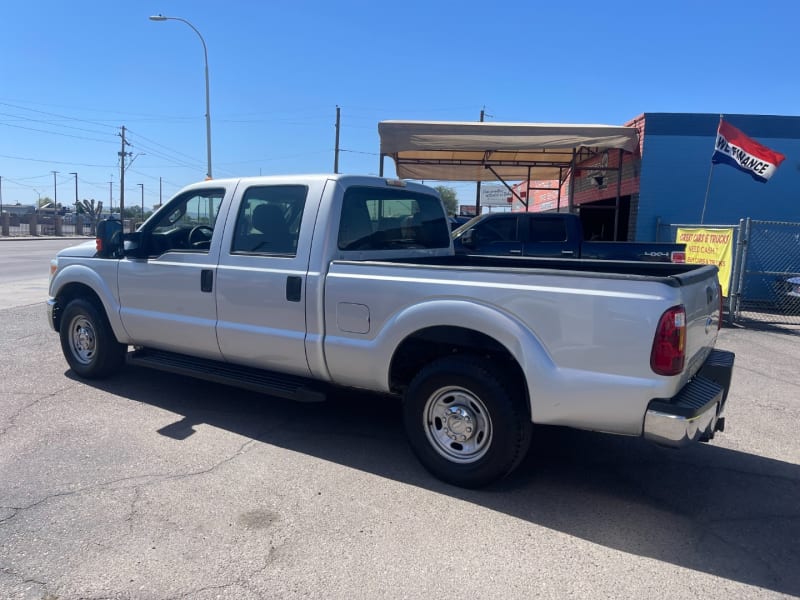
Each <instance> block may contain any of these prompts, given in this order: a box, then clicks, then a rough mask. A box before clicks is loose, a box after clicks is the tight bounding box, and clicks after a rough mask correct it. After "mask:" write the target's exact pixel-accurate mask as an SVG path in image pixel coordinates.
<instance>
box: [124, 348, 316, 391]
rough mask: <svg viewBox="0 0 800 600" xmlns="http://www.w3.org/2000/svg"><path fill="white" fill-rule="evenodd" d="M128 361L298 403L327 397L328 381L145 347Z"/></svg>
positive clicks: (129, 355)
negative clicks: (323, 381) (325, 386)
mask: <svg viewBox="0 0 800 600" xmlns="http://www.w3.org/2000/svg"><path fill="white" fill-rule="evenodd" d="M127 362H128V364H131V365H136V366H138V367H147V368H148V369H157V370H159V371H166V372H168V373H177V374H179V375H187V376H189V377H196V378H197V379H204V380H206V381H213V382H214V383H222V384H224V385H232V386H236V387H240V388H244V389H247V390H252V391H254V392H260V393H262V394H268V395H270V396H278V397H280V398H287V399H289V400H295V401H297V402H324V401H325V400H326V394H325V392H324V389H323V386H324V384H322V383H320V382H318V381H315V380H313V379H307V378H305V377H299V376H296V375H286V374H284V373H275V372H273V371H265V370H262V369H254V368H252V367H242V366H238V365H232V364H230V363H225V362H221V361H217V360H209V359H206V358H196V357H194V356H186V355H185V354H177V353H175V352H166V351H164V350H154V349H152V348H141V349H138V350H134V351H133V352H129V353H128V356H127Z"/></svg>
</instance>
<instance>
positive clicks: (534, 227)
mask: <svg viewBox="0 0 800 600" xmlns="http://www.w3.org/2000/svg"><path fill="white" fill-rule="evenodd" d="M530 241H531V242H565V241H567V226H566V223H565V222H564V219H558V218H555V219H550V218H546V217H545V218H543V219H537V218H532V219H531V220H530Z"/></svg>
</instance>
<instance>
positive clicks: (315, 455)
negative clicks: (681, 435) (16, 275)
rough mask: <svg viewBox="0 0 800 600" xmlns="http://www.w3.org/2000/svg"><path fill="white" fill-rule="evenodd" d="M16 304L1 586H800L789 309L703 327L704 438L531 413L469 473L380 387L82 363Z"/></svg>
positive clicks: (562, 592)
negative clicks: (708, 363)
mask: <svg viewBox="0 0 800 600" xmlns="http://www.w3.org/2000/svg"><path fill="white" fill-rule="evenodd" d="M6 246H8V244H7V245H4V246H0V264H3V263H2V260H3V252H5V247H6ZM4 285H5V284H4ZM11 304H12V305H8V306H4V307H0V322H2V324H3V326H2V331H3V334H2V336H0V353H1V354H0V356H2V357H3V359H2V363H0V364H2V384H1V385H0V598H9V599H36V600H41V599H48V600H54V599H56V598H58V599H59V600H61V599H73V598H74V599H78V598H92V599H102V598H109V599H111V598H114V599H129V598H130V599H139V598H142V599H151V598H153V599H155V598H157V599H166V598H192V599H194V598H197V599H200V600H205V599H211V598H231V599H237V600H238V599H245V600H246V599H262V598H326V599H328V598H342V599H345V598H347V599H351V598H368V599H373V598H426V599H427V598H452V597H476V598H503V599H513V598H552V599H563V598H587V599H588V598H591V599H595V598H625V599H630V598H675V599H682V598H704V599H706V598H720V599H722V598H724V599H726V600H727V599H730V598H790V597H797V596H800V569H798V565H800V466H799V465H800V440H798V436H797V423H798V419H799V418H800V393H798V392H799V391H800V390H799V389H798V388H799V387H800V380H798V377H797V365H798V364H800V343H798V342H800V338H798V333H800V332H798V331H797V330H791V329H776V330H766V329H765V330H759V331H756V330H745V329H737V328H725V329H723V330H722V331H721V332H720V339H719V343H718V346H719V347H720V348H724V349H727V350H733V351H734V352H736V354H737V359H736V369H735V373H734V380H733V389H732V391H731V393H730V396H729V408H728V413H727V429H726V431H725V433H723V434H717V437H716V439H715V440H714V441H713V442H712V443H711V444H702V445H697V446H695V447H692V448H689V449H686V450H682V451H674V450H666V449H661V448H657V447H655V446H652V445H650V444H648V443H646V442H643V441H641V440H639V439H631V438H623V437H617V436H609V435H603V434H598V433H591V432H581V431H572V430H566V429H561V428H537V429H536V430H535V438H534V443H533V446H532V448H531V452H530V454H529V456H528V458H527V459H526V461H525V462H524V463H523V465H522V466H521V467H520V469H519V470H518V471H517V472H516V473H515V474H514V475H513V476H512V477H511V478H509V479H507V480H505V481H503V482H501V483H499V484H496V485H494V486H491V487H490V488H487V489H484V490H477V491H467V490H462V489H459V488H455V487H452V486H449V485H446V484H444V483H441V482H439V481H438V480H436V479H434V478H433V477H432V476H430V475H429V474H428V473H427V472H426V471H425V470H424V469H423V468H422V467H421V466H420V465H419V463H418V462H417V461H416V460H415V458H414V457H413V455H412V454H411V452H410V450H409V448H408V446H407V444H406V441H405V436H404V433H403V430H402V424H401V418H400V411H399V407H398V405H397V403H396V402H394V401H391V400H386V399H384V398H379V397H374V396H369V395H361V394H340V395H338V396H335V397H333V398H332V399H331V401H329V402H327V403H323V404H295V403H291V402H288V401H284V400H278V399H274V398H270V397H266V396H261V395H258V394H254V393H249V392H243V391H241V390H237V389H233V388H229V387H225V386H220V385H213V384H209V383H205V382H199V381H196V380H192V379H188V378H184V377H179V376H176V375H170V374H166V373H159V372H153V371H148V370H144V369H139V368H133V367H127V368H125V369H124V370H122V371H121V372H120V373H119V374H118V375H117V376H115V377H112V378H110V379H107V380H103V381H97V382H89V381H83V380H79V379H77V378H76V377H75V376H74V375H73V374H72V372H71V371H69V369H68V368H67V365H66V362H65V361H64V359H63V357H62V355H61V349H60V346H59V341H58V336H57V335H56V334H55V333H54V332H52V331H50V330H49V329H48V327H47V324H46V320H45V310H44V304H43V298H40V299H39V300H38V301H37V302H35V303H31V304H28V303H27V302H22V303H20V302H18V303H16V304H14V303H13V302H12V303H11Z"/></svg>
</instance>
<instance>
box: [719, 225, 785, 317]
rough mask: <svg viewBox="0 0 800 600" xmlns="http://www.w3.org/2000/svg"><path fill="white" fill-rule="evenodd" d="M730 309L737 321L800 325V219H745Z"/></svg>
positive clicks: (735, 261) (736, 260) (741, 226)
mask: <svg viewBox="0 0 800 600" xmlns="http://www.w3.org/2000/svg"><path fill="white" fill-rule="evenodd" d="M739 231H740V232H741V235H740V236H738V237H739V239H738V241H737V244H736V249H735V250H734V263H733V264H734V272H733V274H732V276H731V293H730V298H729V307H728V308H729V311H730V315H731V318H732V320H733V321H734V322H739V323H743V324H746V323H747V322H754V323H755V322H757V323H769V324H789V325H800V223H790V222H785V221H755V220H753V219H749V218H748V219H742V220H741V221H740V224H739Z"/></svg>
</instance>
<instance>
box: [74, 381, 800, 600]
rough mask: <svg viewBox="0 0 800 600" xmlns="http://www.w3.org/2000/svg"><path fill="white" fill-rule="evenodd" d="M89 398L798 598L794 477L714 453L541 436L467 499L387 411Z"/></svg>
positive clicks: (228, 397) (200, 386)
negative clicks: (419, 453) (417, 454)
mask: <svg viewBox="0 0 800 600" xmlns="http://www.w3.org/2000/svg"><path fill="white" fill-rule="evenodd" d="M67 376H68V377H70V378H73V379H76V380H77V378H75V376H74V375H73V374H72V372H67ZM80 381H82V383H84V384H86V383H90V382H86V381H84V380H80ZM91 385H94V386H95V387H97V388H98V389H102V390H105V391H107V392H110V393H112V394H115V395H117V396H120V397H124V398H128V399H130V400H132V401H135V402H141V403H145V404H149V405H152V406H155V407H158V408H161V409H164V410H167V411H170V412H173V413H175V414H177V415H180V417H179V418H176V420H175V422H174V423H172V424H170V425H167V426H166V427H163V428H162V429H160V430H159V431H157V432H156V431H154V432H153V433H154V434H160V435H166V436H169V437H171V438H173V439H175V440H183V439H186V438H187V437H189V436H191V435H194V433H195V432H194V429H193V427H194V425H198V424H201V423H204V424H208V425H211V426H214V427H218V428H222V429H225V430H228V431H231V432H234V433H236V434H239V435H242V436H246V437H248V438H251V439H254V440H257V441H259V442H260V443H263V444H269V445H274V446H277V447H281V448H286V449H290V450H292V451H295V452H301V453H304V454H307V455H310V456H314V457H317V458H319V459H322V460H327V461H332V462H334V463H337V464H341V465H346V466H348V467H352V468H355V469H359V470H362V471H364V472H367V473H371V474H374V475H377V476H380V477H386V478H390V479H392V480H396V481H400V482H403V483H406V484H408V485H413V486H418V487H422V488H425V489H428V490H431V491H433V492H436V493H440V494H445V495H448V496H451V497H454V498H458V499H461V500H465V501H468V502H472V503H475V504H477V505H479V506H483V507H486V508H489V509H491V510H495V511H499V512H501V513H505V514H508V515H510V516H513V517H516V518H519V519H524V520H525V521H528V522H530V523H534V524H536V525H540V526H542V527H547V528H549V529H553V530H555V531H559V532H562V533H566V534H568V535H573V536H576V537H578V538H581V539H584V540H588V541H590V542H592V543H595V544H600V545H602V546H606V547H608V548H613V549H615V550H619V551H622V552H627V553H630V554H634V555H637V556H643V557H647V558H652V559H655V560H659V561H664V562H666V563H670V564H673V565H677V566H680V567H685V568H688V569H693V570H696V571H700V572H705V573H709V574H713V575H715V576H718V577H722V578H725V579H730V580H733V581H738V582H741V583H745V584H748V585H753V586H758V587H762V588H765V589H768V590H773V591H775V592H779V593H783V594H790V595H794V596H796V595H800V571H798V569H797V566H798V565H800V466H798V465H795V464H791V463H787V462H782V461H779V460H774V459H770V458H765V457H761V456H757V455H754V454H748V453H745V452H740V451H736V450H731V449H726V448H722V447H720V446H715V445H708V444H704V445H698V446H696V447H693V448H689V449H685V450H682V451H670V450H665V449H661V448H657V447H655V446H652V445H651V444H648V443H646V442H643V441H641V440H639V439H631V438H623V437H618V436H610V435H602V434H595V433H590V432H581V431H573V430H569V429H563V428H550V427H540V428H537V429H536V431H535V435H534V443H533V445H532V448H531V452H530V453H529V455H528V457H527V459H526V460H525V461H524V462H523V464H522V465H521V467H520V468H519V469H518V470H517V471H516V472H515V474H514V475H512V476H511V477H510V478H508V479H507V480H505V481H503V482H500V483H498V484H495V485H493V486H491V487H489V488H487V489H483V490H463V489H460V488H457V487H453V486H450V485H447V484H444V483H442V482H440V481H438V480H437V479H435V478H434V477H433V476H431V475H429V474H428V473H427V472H426V471H425V470H424V469H423V468H422V467H421V466H420V464H419V463H418V462H417V461H416V459H415V458H414V456H413V454H412V453H411V451H410V449H409V447H408V445H407V443H406V440H405V434H404V431H403V428H402V419H401V418H400V406H399V402H397V401H396V400H394V399H391V398H384V397H380V396H374V395H367V394H359V393H352V392H340V393H336V394H334V395H333V396H332V397H331V399H330V400H329V401H328V402H326V403H322V404H297V403H293V402H289V401H284V400H280V399H275V398H271V397H267V396H262V395H259V394H255V393H250V392H245V391H241V390H238V389H235V388H230V387H226V386H222V385H215V384H209V383H205V382H200V381H197V380H193V379H188V378H185V377H181V376H178V375H170V374H165V373H160V372H154V371H145V370H142V369H137V368H133V367H128V368H127V369H125V370H124V372H123V373H121V374H120V375H119V376H117V377H115V378H113V379H110V380H105V381H100V382H91Z"/></svg>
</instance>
